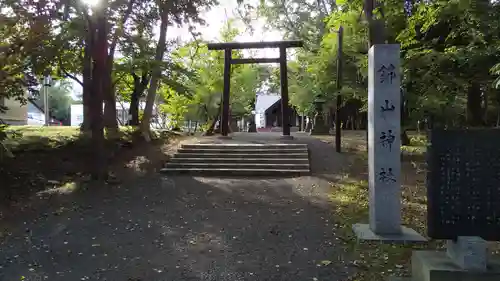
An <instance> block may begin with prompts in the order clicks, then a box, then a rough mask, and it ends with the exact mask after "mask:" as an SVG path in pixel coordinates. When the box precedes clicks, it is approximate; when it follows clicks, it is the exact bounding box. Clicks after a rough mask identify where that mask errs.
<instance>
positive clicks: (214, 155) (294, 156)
mask: <svg viewBox="0 0 500 281" xmlns="http://www.w3.org/2000/svg"><path fill="white" fill-rule="evenodd" d="M249 156H250V155H249V154H248V153H225V154H223V155H221V153H203V154H199V153H186V152H185V153H178V154H176V155H174V157H173V158H172V159H180V158H190V159H193V158H196V159H205V158H208V159H214V158H216V159H219V158H221V157H223V159H231V158H236V159H238V158H247V157H249ZM283 157H286V158H287V159H289V158H291V159H308V157H309V154H307V151H306V152H304V153H288V154H286V155H285V156H284V155H283V154H282V153H266V154H265V156H261V158H262V159H270V158H271V159H280V158H283ZM252 159H253V157H252ZM308 161H309V160H308Z"/></svg>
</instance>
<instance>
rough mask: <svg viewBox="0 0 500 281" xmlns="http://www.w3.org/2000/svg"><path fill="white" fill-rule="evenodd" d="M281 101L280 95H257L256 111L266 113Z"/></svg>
mask: <svg viewBox="0 0 500 281" xmlns="http://www.w3.org/2000/svg"><path fill="white" fill-rule="evenodd" d="M280 99H281V96H280V95H257V99H256V101H255V111H256V112H265V111H266V110H267V109H268V108H270V107H271V106H273V104H275V103H276V102H277V101H279V100H280Z"/></svg>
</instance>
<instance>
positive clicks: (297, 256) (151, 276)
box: [0, 175, 353, 280]
mask: <svg viewBox="0 0 500 281" xmlns="http://www.w3.org/2000/svg"><path fill="white" fill-rule="evenodd" d="M78 193H79V194H78V195H77V194H76V193H74V194H71V195H69V197H74V198H73V199H72V200H64V201H57V200H53V203H52V204H50V206H49V207H48V208H47V209H46V210H44V212H43V213H40V214H38V216H34V217H33V218H31V219H27V220H26V224H23V226H22V227H18V228H17V229H16V231H15V232H13V233H11V234H10V235H9V236H8V237H7V239H5V241H4V242H3V243H2V244H1V246H0V253H1V255H0V256H1V257H2V258H3V260H2V259H0V266H2V271H1V273H0V279H2V280H16V278H17V279H18V278H20V276H27V277H30V276H38V277H41V278H42V280H44V279H43V278H48V280H314V279H313V278H317V279H318V280H346V279H347V277H348V276H349V275H351V274H352V271H353V269H352V268H351V267H350V266H349V254H348V253H345V252H344V248H343V247H342V245H341V240H340V238H339V237H337V234H336V232H337V227H336V225H335V224H334V223H333V222H332V220H331V218H330V214H331V209H330V208H331V207H330V205H329V202H328V199H327V198H325V197H321V196H311V195H310V194H311V190H309V189H308V188H307V187H304V186H301V185H300V184H297V183H296V182H294V181H293V180H290V179H259V180H255V179H242V178H240V179H218V178H193V177H181V176H178V177H161V176H158V175H156V176H155V175H148V176H144V177H142V178H138V179H136V180H134V181H131V182H128V183H126V184H123V185H120V186H114V187H110V188H100V189H93V190H87V191H84V190H80V191H78ZM54 196H56V197H57V196H60V195H54ZM19 224H22V223H20V222H19ZM18 226H19V225H18ZM82 278H84V279H82ZM85 278H86V279H85Z"/></svg>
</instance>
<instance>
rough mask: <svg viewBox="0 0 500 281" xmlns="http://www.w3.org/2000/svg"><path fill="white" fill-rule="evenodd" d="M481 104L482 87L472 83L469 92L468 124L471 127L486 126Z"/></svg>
mask: <svg viewBox="0 0 500 281" xmlns="http://www.w3.org/2000/svg"><path fill="white" fill-rule="evenodd" d="M481 102H482V95H481V86H480V85H479V84H478V83H477V82H472V83H471V84H470V86H469V89H468V91H467V123H468V124H469V125H470V126H473V127H475V126H482V125H484V120H483V114H482V106H481Z"/></svg>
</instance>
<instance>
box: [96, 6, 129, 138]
mask: <svg viewBox="0 0 500 281" xmlns="http://www.w3.org/2000/svg"><path fill="white" fill-rule="evenodd" d="M133 4H134V0H129V1H128V6H127V10H126V11H125V12H124V14H123V18H122V20H121V22H120V25H119V26H118V28H117V29H116V31H115V33H114V34H113V39H112V41H111V44H110V46H109V54H108V57H107V60H106V70H105V76H104V77H103V87H104V92H103V94H104V97H103V98H104V103H105V104H104V126H105V127H106V129H107V133H108V136H110V137H115V136H116V135H117V133H118V120H117V111H116V98H115V91H114V87H113V78H112V73H113V63H114V58H115V50H116V44H117V43H118V37H120V36H121V34H122V33H123V28H124V25H125V23H126V22H127V20H128V18H129V16H130V14H131V13H132V7H133Z"/></svg>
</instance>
